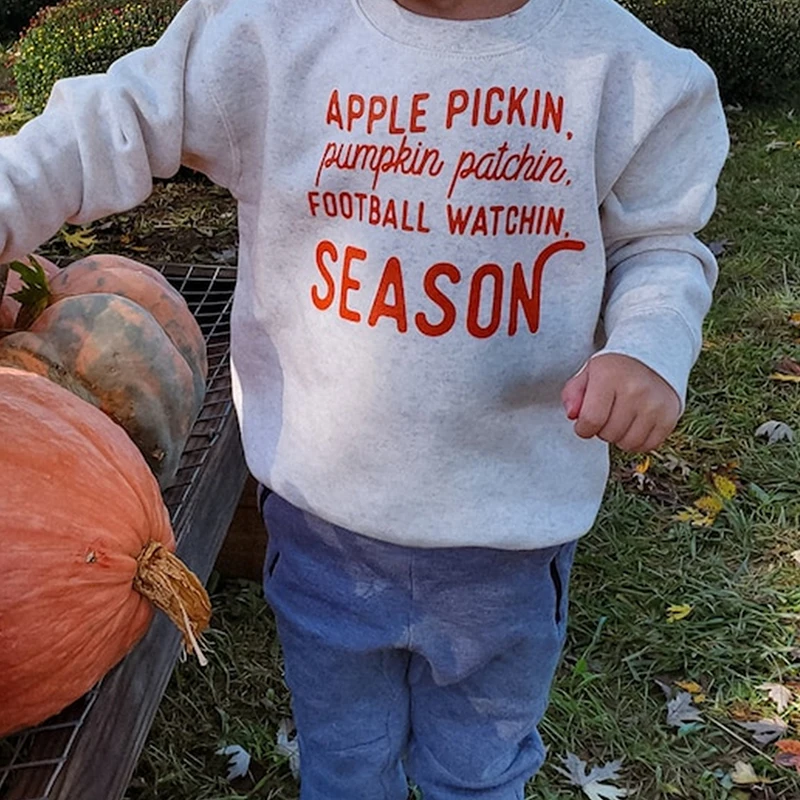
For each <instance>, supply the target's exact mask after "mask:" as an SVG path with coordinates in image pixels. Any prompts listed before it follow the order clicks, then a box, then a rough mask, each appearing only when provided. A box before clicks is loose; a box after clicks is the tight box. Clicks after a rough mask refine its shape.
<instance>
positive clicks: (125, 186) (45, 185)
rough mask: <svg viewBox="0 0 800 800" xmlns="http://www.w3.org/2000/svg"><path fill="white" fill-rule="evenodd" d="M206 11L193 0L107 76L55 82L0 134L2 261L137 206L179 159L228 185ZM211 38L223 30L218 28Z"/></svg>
mask: <svg viewBox="0 0 800 800" xmlns="http://www.w3.org/2000/svg"><path fill="white" fill-rule="evenodd" d="M210 17H211V12H210V11H208V10H207V7H206V4H205V2H204V0H191V2H189V3H187V5H185V6H184V7H183V9H182V10H181V12H180V13H179V14H178V16H177V17H176V19H175V20H174V21H173V23H172V24H171V25H170V27H169V29H168V30H167V32H166V33H165V34H164V36H163V37H162V38H161V40H160V41H159V42H158V43H157V44H156V45H155V46H154V47H151V48H145V49H142V50H138V51H136V52H134V53H131V54H130V55H128V56H126V57H124V58H122V59H120V60H119V61H117V62H116V63H115V64H114V65H113V66H112V67H111V69H110V70H109V71H108V73H106V74H104V75H93V76H87V77H80V78H73V79H69V80H65V81H61V82H59V83H58V84H56V86H55V88H54V90H53V93H52V95H51V97H50V100H49V102H48V105H47V108H46V110H45V112H44V113H43V114H42V115H41V116H40V117H38V118H36V119H35V120H33V121H31V122H30V123H28V124H27V125H26V126H25V127H24V128H23V129H22V130H21V131H20V132H19V134H17V135H16V136H11V137H6V138H0V263H3V262H6V261H9V260H11V259H14V258H18V257H20V256H22V255H24V254H25V253H27V252H29V251H31V250H33V249H34V248H36V247H38V246H39V245H40V244H41V243H42V242H43V241H45V240H46V239H48V238H49V237H51V236H52V235H54V234H55V233H56V232H57V231H58V230H59V228H60V227H61V226H62V225H63V223H64V222H65V221H68V222H72V223H76V224H86V223H89V222H91V221H93V220H95V219H98V218H99V217H102V216H104V215H107V214H111V213H115V212H120V211H124V210H127V209H129V208H132V207H133V206H135V205H137V204H139V203H141V202H142V201H143V200H144V199H145V198H146V197H147V196H148V195H149V194H150V192H151V190H152V178H153V176H156V177H170V176H172V175H174V174H175V172H177V170H178V168H179V167H180V165H181V163H185V164H188V165H190V166H193V167H196V168H198V169H200V170H202V171H203V172H205V173H206V174H208V175H209V176H210V177H211V178H212V179H213V180H215V181H217V182H219V183H221V184H223V185H227V186H229V187H230V186H232V185H233V184H234V183H235V181H236V177H237V176H236V173H237V169H238V166H237V163H236V152H235V149H234V146H233V144H232V139H231V137H230V136H229V133H228V126H227V124H226V120H225V118H224V117H223V114H222V113H221V110H220V101H219V99H218V96H217V94H218V93H217V90H216V83H215V82H216V80H217V76H216V74H215V70H214V64H213V63H212V61H211V57H212V55H213V53H214V52H215V50H216V49H218V48H220V47H223V46H224V42H220V41H218V40H214V34H215V30H214V26H213V25H210V24H209V20H210ZM216 33H217V35H218V36H219V35H220V34H221V31H219V30H217V31H216Z"/></svg>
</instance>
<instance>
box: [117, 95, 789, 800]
mask: <svg viewBox="0 0 800 800" xmlns="http://www.w3.org/2000/svg"><path fill="white" fill-rule="evenodd" d="M730 123H731V129H732V133H733V137H734V146H733V151H732V157H731V159H730V161H729V163H728V165H727V167H726V170H725V173H724V175H723V179H722V182H721V186H720V200H719V209H718V212H717V214H716V216H715V218H714V220H713V221H712V223H711V225H710V226H709V227H708V229H707V230H706V231H705V232H704V233H703V237H704V238H705V239H706V240H707V241H721V240H727V242H728V244H727V245H726V249H725V252H724V254H723V255H722V257H721V259H720V266H721V277H720V282H719V286H718V289H717V292H716V304H715V306H714V309H713V311H712V313H711V315H710V316H709V319H708V322H707V344H706V348H705V349H704V351H703V354H702V356H701V358H700V361H699V364H698V366H697V367H696V369H695V372H694V373H693V378H692V387H691V396H690V400H689V409H688V411H687V413H686V415H685V417H684V419H683V421H682V423H681V426H680V428H679V430H678V431H677V432H676V433H675V434H674V435H673V436H672V437H671V439H670V440H669V442H668V444H667V446H665V448H663V450H662V451H661V453H660V455H659V457H657V458H654V459H653V461H652V466H651V467H650V469H649V471H648V472H647V473H646V478H647V480H646V481H645V482H644V485H643V486H642V487H640V485H639V482H637V480H636V478H635V475H634V473H633V470H632V467H633V465H634V464H635V463H637V461H638V459H636V458H631V457H627V456H623V455H621V454H618V455H617V456H616V458H615V466H614V479H613V480H612V482H611V484H610V486H609V489H608V493H607V498H606V502H605V504H604V506H603V510H602V513H601V515H600V518H599V519H598V522H597V525H596V526H595V528H594V530H593V531H592V533H591V534H590V535H589V536H588V537H587V538H586V539H585V540H584V542H583V545H582V547H581V548H580V549H579V553H578V558H577V563H576V567H575V571H574V575H573V584H572V606H571V627H570V635H569V640H568V645H567V649H566V653H565V658H564V662H563V664H562V667H561V669H560V672H559V675H558V678H557V682H556V685H555V688H554V691H553V695H552V702H551V706H550V709H549V711H548V714H547V717H546V720H545V722H544V724H543V726H542V732H543V736H544V738H545V740H546V743H547V744H548V746H549V748H550V759H549V761H548V764H547V765H546V766H545V767H544V768H543V770H542V771H541V773H540V774H539V776H537V778H536V780H535V781H534V782H533V784H532V785H531V787H530V793H529V797H530V798H531V800H532V798H534V797H535V798H542V799H543V800H567V798H577V797H579V796H580V795H579V792H578V790H576V789H573V788H570V787H569V786H568V785H567V784H566V781H565V780H564V779H563V778H562V777H561V776H560V775H559V774H558V773H557V772H556V771H555V770H554V769H553V767H554V765H557V764H558V759H557V757H558V756H560V755H563V754H565V753H566V752H568V751H571V752H574V753H577V754H578V755H579V756H580V757H581V758H583V759H585V760H587V761H589V762H590V763H593V764H597V763H602V762H604V761H606V760H611V759H619V758H624V764H623V768H622V773H623V778H622V780H621V781H620V785H622V786H626V787H627V788H629V789H630V790H631V792H632V796H635V797H637V798H643V799H644V800H661V799H662V798H663V800H668V799H669V800H672V799H673V798H689V799H691V800H724V799H725V798H731V800H744V798H751V799H752V800H767V798H783V799H784V800H796V799H797V798H798V797H800V781H799V780H798V775H797V774H794V773H792V772H790V771H788V770H786V769H781V768H777V767H775V766H773V764H772V760H771V758H772V755H773V753H774V747H772V746H767V747H763V748H760V749H761V750H763V752H764V756H763V757H762V756H759V755H757V754H756V753H755V752H754V751H753V750H752V749H750V748H748V747H747V746H746V745H745V744H744V743H743V741H742V740H743V739H744V740H749V739H748V735H747V733H746V732H745V731H742V730H741V729H739V728H737V726H736V720H737V719H759V718H762V717H769V716H774V715H775V709H774V707H773V706H772V705H771V703H770V702H768V701H767V700H766V699H765V696H764V692H763V691H760V690H758V688H757V687H758V686H759V684H761V683H763V682H765V681H784V680H788V679H793V678H794V679H797V678H798V677H800V642H798V636H797V621H798V619H800V580H799V578H800V567H798V566H797V565H796V564H795V562H794V560H793V559H792V557H791V555H790V553H791V552H792V551H793V550H796V549H798V548H800V446H798V445H797V444H787V443H781V444H777V445H771V446H770V445H767V444H765V443H764V442H763V441H762V440H757V439H756V438H755V437H754V431H755V429H756V427H757V426H758V425H760V424H761V423H762V422H764V421H766V420H768V419H779V420H783V421H785V422H787V423H789V424H790V425H793V426H796V427H797V428H798V434H799V435H800V386H798V385H794V384H781V383H777V382H775V381H771V380H770V378H769V376H770V374H771V372H772V371H773V366H774V364H775V362H776V361H778V360H779V359H780V358H782V357H786V356H788V357H793V358H796V359H798V360H800V330H798V329H797V328H793V327H791V326H790V325H789V324H788V316H789V314H790V313H791V312H793V311H800V213H798V212H799V211H800V149H796V148H786V149H779V150H773V151H768V150H767V146H768V145H769V144H770V142H773V141H776V140H777V141H789V142H793V141H794V140H795V139H797V137H798V130H799V128H798V124H797V121H796V120H795V119H794V117H793V115H792V113H791V112H790V111H789V110H788V109H787V110H785V111H781V110H777V111H776V110H772V111H748V112H735V111H733V112H731V114H730ZM681 463H683V464H684V465H685V466H684V469H683V470H681V469H676V468H675V465H676V464H681ZM714 474H725V475H728V476H730V477H731V478H732V479H733V480H735V482H736V485H737V494H736V496H735V497H734V498H733V499H732V500H731V501H729V502H728V503H727V504H726V507H725V508H724V510H723V511H722V513H721V514H720V515H719V517H718V518H717V520H716V522H715V524H714V525H713V526H712V527H710V528H695V527H692V526H690V525H689V524H687V523H683V522H676V521H675V520H674V515H675V513H676V511H677V510H679V509H680V507H682V506H685V505H690V504H691V503H692V502H693V501H694V500H695V499H697V498H698V497H700V496H701V495H703V494H705V493H706V492H707V491H708V489H709V487H710V481H711V479H712V476H713V475H714ZM214 600H215V604H216V607H217V616H216V622H215V625H216V628H217V631H218V632H217V633H215V634H214V635H213V637H212V640H213V643H214V645H215V655H214V659H213V662H212V665H211V667H210V668H208V669H206V670H200V669H199V668H197V667H196V666H194V665H192V664H185V665H182V666H180V667H179V668H178V669H177V670H176V672H175V675H174V677H173V680H172V683H171V685H170V687H169V691H168V694H167V697H166V699H165V701H164V703H163V705H162V707H161V709H160V712H159V715H158V719H157V722H156V724H155V726H154V728H153V730H152V734H151V737H150V740H149V742H148V745H147V748H146V751H145V753H144V756H143V758H142V760H141V762H140V765H139V768H138V772H137V774H136V777H135V779H134V782H133V785H132V787H131V789H130V791H129V793H128V796H127V797H128V800H154V799H155V798H170V800H183V799H184V798H185V800H189V798H191V800H212V799H213V800H217V798H219V799H220V800H221V799H222V798H245V797H246V798H276V799H277V798H279V799H280V800H290V799H291V800H293V799H294V798H296V797H297V789H296V786H295V784H294V781H293V780H292V778H291V775H290V772H289V770H288V767H287V765H286V761H285V758H283V757H282V756H280V755H279V754H278V753H277V752H276V748H275V739H276V733H277V726H278V724H279V722H280V721H281V719H284V718H285V717H287V716H288V715H289V709H288V698H287V695H286V691H285V688H284V687H283V684H282V682H281V664H280V654H279V650H278V648H277V645H276V641H275V634H274V629H273V625H272V620H271V617H270V614H269V612H268V611H267V609H266V608H265V606H264V605H263V601H262V599H261V596H260V590H259V588H258V587H257V586H256V585H254V584H246V583H242V582H229V583H223V584H221V585H220V586H219V588H218V590H217V591H216V592H215V594H214ZM670 604H688V605H690V606H691V607H692V612H691V614H690V615H689V616H688V617H687V618H686V619H684V620H681V621H678V622H675V623H669V622H668V621H667V615H666V607H667V606H668V605H670ZM656 678H658V679H660V680H662V681H670V680H690V679H691V680H694V681H697V682H699V683H700V684H702V686H703V688H704V689H705V693H706V695H707V699H706V700H705V702H703V703H702V704H701V706H700V707H701V709H702V711H703V715H704V722H703V724H702V726H701V727H699V728H697V729H694V730H689V731H677V730H676V729H675V728H668V727H667V725H666V719H665V717H666V714H665V698H664V696H663V694H662V691H661V689H660V688H659V687H658V685H657V684H656V682H655V679H656ZM784 718H785V719H786V720H787V721H788V722H789V723H790V724H791V726H792V727H790V729H789V731H788V733H787V736H800V730H798V726H800V705H797V706H793V707H790V708H789V709H788V711H787V712H786V713H785V714H784ZM220 744H240V745H242V746H243V747H245V748H246V749H248V750H250V751H251V753H252V754H253V756H254V758H255V760H256V761H257V762H258V765H259V766H258V768H257V769H258V773H257V776H256V779H255V780H254V781H250V782H249V783H246V784H245V785H244V786H242V787H240V788H239V789H238V790H235V789H233V788H232V787H231V786H230V785H228V784H227V783H226V782H225V780H224V779H223V777H222V774H223V770H222V766H221V764H220V761H219V759H218V758H215V757H214V756H213V752H214V750H215V749H216V748H217V747H218V746H219V745H220ZM737 760H744V761H750V762H751V763H752V764H753V766H754V768H755V769H756V772H757V773H758V774H759V775H766V776H768V777H770V778H771V779H773V780H774V783H772V784H771V785H770V786H769V787H768V788H764V787H760V786H757V787H755V788H753V790H752V791H750V792H748V791H746V790H744V789H735V790H730V789H728V788H726V787H725V781H724V776H725V774H726V773H728V772H729V771H730V769H731V768H732V766H733V765H734V763H735V762H736V761H737Z"/></svg>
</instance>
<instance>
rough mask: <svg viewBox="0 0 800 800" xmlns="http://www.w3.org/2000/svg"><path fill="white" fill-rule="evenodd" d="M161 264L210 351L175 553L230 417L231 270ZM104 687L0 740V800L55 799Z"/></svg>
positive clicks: (177, 507)
mask: <svg viewBox="0 0 800 800" xmlns="http://www.w3.org/2000/svg"><path fill="white" fill-rule="evenodd" d="M158 269H159V270H160V271H161V272H162V273H163V274H164V276H165V277H166V278H167V279H168V280H169V282H170V283H171V284H172V285H173V286H174V287H175V288H176V289H177V290H178V291H179V292H180V293H181V294H182V295H183V297H184V298H185V300H186V302H187V303H188V305H189V308H190V310H191V311H192V313H193V314H194V316H195V318H196V319H197V321H198V323H199V325H200V328H201V330H202V331H203V335H204V337H205V340H206V347H207V352H208V382H207V386H206V395H205V400H204V403H203V408H202V410H201V412H200V414H199V416H198V419H197V421H196V423H195V425H194V427H193V429H192V433H191V436H190V438H189V441H188V442H187V445H186V448H185V450H184V452H183V456H182V458H181V463H180V468H179V470H178V473H177V475H176V477H175V480H174V481H173V482H172V484H171V485H170V486H169V487H168V488H167V489H166V490H165V491H164V493H163V496H164V501H165V503H166V505H167V508H168V509H169V512H170V517H171V519H172V525H173V528H174V530H175V533H176V538H177V542H178V549H179V551H180V545H181V534H182V532H184V531H186V530H188V529H189V527H190V526H188V525H187V524H186V523H187V520H186V516H187V514H189V513H190V511H189V501H190V500H191V498H192V495H193V493H194V492H196V491H197V487H198V484H199V482H200V478H201V476H202V475H203V473H204V471H205V470H208V469H209V468H213V459H212V458H211V456H212V455H213V453H214V451H215V446H216V445H217V443H218V440H219V438H220V435H221V433H222V431H223V429H224V428H225V426H226V424H229V420H230V418H231V417H232V414H233V408H232V401H231V374H230V366H229V355H230V315H231V306H232V302H233V290H234V285H235V282H236V269H235V268H234V267H228V266H219V267H215V266H198V265H185V264H165V265H162V266H159V267H158ZM123 663H124V662H123ZM173 663H174V662H173ZM0 680H2V678H1V677H0ZM105 680H108V677H107V678H106V679H105ZM102 689H103V682H101V683H100V684H98V685H97V686H95V687H94V688H93V689H92V690H91V691H90V692H89V693H88V694H87V695H85V696H84V697H83V698H81V699H80V700H78V701H77V702H76V703H74V704H73V705H72V706H70V707H69V708H68V709H66V710H65V711H63V712H62V713H61V714H59V715H58V716H56V717H54V718H53V719H51V720H48V721H47V722H45V723H44V724H42V725H39V726H38V727H36V728H32V729H30V730H27V731H24V732H22V733H20V734H17V735H15V736H11V737H9V738H6V739H3V740H0V800H55V798H56V797H57V796H59V795H56V794H54V792H56V791H57V787H58V784H59V779H60V778H61V777H62V771H63V770H64V769H65V767H66V766H67V765H68V763H69V760H70V758H71V756H72V755H73V753H74V751H75V747H76V743H77V742H78V741H79V738H80V736H81V733H82V732H83V730H84V728H85V727H86V726H87V724H88V723H89V721H90V720H91V718H92V714H93V713H95V714H96V713H98V708H99V706H100V705H102ZM159 696H160V695H159ZM60 796H63V795H60ZM69 800H79V799H78V798H77V797H74V798H73V797H70V798H69ZM105 800H112V798H110V797H108V798H105Z"/></svg>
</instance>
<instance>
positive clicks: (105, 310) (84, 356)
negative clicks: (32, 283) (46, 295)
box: [0, 294, 205, 486]
mask: <svg viewBox="0 0 800 800" xmlns="http://www.w3.org/2000/svg"><path fill="white" fill-rule="evenodd" d="M0 365H5V366H11V367H16V368H19V369H26V370H29V371H31V372H35V373H38V374H40V375H43V376H45V377H47V378H50V379H51V380H53V381H55V382H56V383H58V384H60V385H61V386H63V387H64V388H66V389H69V390H70V391H72V392H74V393H75V394H77V395H78V396H80V397H81V398H82V399H84V400H88V401H89V402H91V403H92V404H93V405H96V406H97V407H98V408H100V409H101V410H102V411H104V412H105V413H106V414H108V416H110V417H111V418H112V419H113V420H114V421H115V422H117V423H118V424H119V425H121V426H122V427H123V428H124V429H125V430H126V431H127V432H128V434H129V436H130V437H131V439H133V441H134V442H135V443H136V445H137V446H138V447H139V449H140V450H141V451H142V453H143V455H144V457H145V459H146V461H147V463H148V465H149V466H150V468H151V469H152V470H153V472H154V473H155V475H156V476H157V477H158V479H159V482H160V483H161V485H162V486H166V485H168V484H169V482H170V481H171V480H172V478H173V477H174V476H175V473H176V472H177V470H178V464H179V462H180V458H181V454H182V453H183V449H184V447H185V445H186V441H187V440H188V438H189V434H190V432H191V427H192V425H193V424H194V420H195V419H196V417H197V415H198V414H199V412H200V408H201V407H202V403H203V393H204V389H205V387H204V385H202V384H200V383H199V381H198V379H197V375H196V374H194V373H193V372H192V370H191V369H190V368H189V365H188V364H187V363H186V360H185V359H184V357H183V356H182V355H181V353H180V352H179V351H178V349H177V348H176V347H175V346H174V345H173V344H172V342H171V341H170V339H169V337H168V336H167V334H166V333H165V331H164V330H163V328H162V327H161V325H159V324H158V322H157V321H156V320H155V319H154V318H153V316H152V315H151V314H150V313H149V312H148V311H146V310H145V309H144V308H142V307H141V306H139V305H137V304H136V303H135V302H133V301H131V300H128V299H126V298H124V297H120V296H118V295H115V294H85V295H78V296H76V297H65V298H64V299H63V300H59V301H58V302H56V303H55V304H53V305H51V306H50V307H48V308H46V309H45V310H44V311H43V312H42V313H41V314H40V315H39V316H38V317H37V318H36V320H35V321H34V322H33V324H32V325H31V326H30V328H29V329H28V330H27V331H20V332H17V333H12V334H11V335H9V336H6V337H5V338H3V339H0Z"/></svg>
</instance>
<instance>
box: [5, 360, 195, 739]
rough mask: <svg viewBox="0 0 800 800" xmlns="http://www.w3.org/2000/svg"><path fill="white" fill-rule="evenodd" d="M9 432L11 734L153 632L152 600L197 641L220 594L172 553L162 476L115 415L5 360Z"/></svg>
mask: <svg viewBox="0 0 800 800" xmlns="http://www.w3.org/2000/svg"><path fill="white" fill-rule="evenodd" d="M0 441H1V442H2V447H0V472H2V474H3V475H6V476H8V478H9V479H8V480H6V481H4V484H3V491H2V492H0V519H2V525H0V575H1V576H2V580H0V676H2V677H0V737H2V736H5V735H7V734H9V733H11V732H13V731H16V730H19V729H21V728H24V727H28V726H30V725H33V724H36V723H38V722H40V721H42V720H44V719H47V718H48V717H50V716H51V715H53V714H55V713H57V712H58V711H60V710H61V709H63V708H65V707H66V706H67V705H69V704H70V703H72V702H74V701H75V700H76V699H77V698H79V697H81V696H82V695H83V694H85V692H86V691H88V690H89V689H90V688H91V687H92V686H93V685H94V684H95V683H96V682H97V681H98V680H99V679H100V678H101V677H102V676H103V675H104V674H105V673H106V672H107V671H108V670H109V669H111V667H113V666H114V664H116V663H117V662H118V661H119V660H120V659H121V658H122V657H123V656H124V655H125V654H126V653H127V652H128V651H129V650H130V649H131V647H133V645H134V644H135V643H136V642H137V641H138V640H139V639H140V638H141V637H142V636H143V635H144V633H145V631H146V630H147V628H148V626H149V624H150V621H151V619H152V617H153V613H154V607H153V604H154V603H155V604H156V605H158V607H160V608H162V609H163V610H165V611H166V613H168V614H169V616H170V617H171V618H172V619H173V620H175V621H176V622H179V623H180V624H181V626H182V631H183V634H184V639H185V641H187V642H189V643H191V644H192V646H193V647H194V648H195V650H196V652H199V649H198V648H197V637H198V636H199V634H200V633H201V632H202V630H203V628H204V627H205V626H206V625H207V624H208V621H209V617H210V606H209V603H208V596H207V595H206V593H205V590H204V589H203V587H202V585H201V584H200V583H199V581H198V580H197V578H196V577H195V576H193V575H192V573H190V572H189V571H188V570H187V569H186V568H185V567H184V566H183V565H182V564H181V562H179V561H178V560H177V559H176V558H175V557H174V555H172V554H171V552H172V551H173V550H174V539H173V534H172V530H171V528H170V522H169V516H168V514H167V510H166V508H165V507H164V504H163V502H162V500H161V496H160V493H159V488H158V484H157V483H156V481H155V479H154V478H153V476H152V474H151V473H150V471H149V470H148V468H147V465H146V464H145V462H144V459H143V458H142V456H141V455H140V453H139V452H138V450H137V449H136V447H135V446H134V445H133V444H132V442H131V441H130V439H129V438H128V437H127V436H126V434H125V432H124V431H123V430H122V428H120V427H119V426H117V425H115V424H114V423H113V422H112V421H111V420H110V419H109V418H108V417H107V416H105V415H104V414H103V413H101V412H100V411H98V410H97V409H96V408H94V407H93V406H91V405H89V404H88V403H85V402H84V401H82V400H80V399H79V398H78V397H76V396H74V395H73V394H71V393H70V392H68V391H66V390H64V389H62V388H61V387H59V386H57V385H56V384H55V383H53V382H52V381H49V380H47V379H45V378H42V377H41V376H38V375H33V374H30V373H27V372H23V371H21V370H15V369H9V368H6V367H0ZM171 576H174V577H171ZM187 620H188V622H187Z"/></svg>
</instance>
